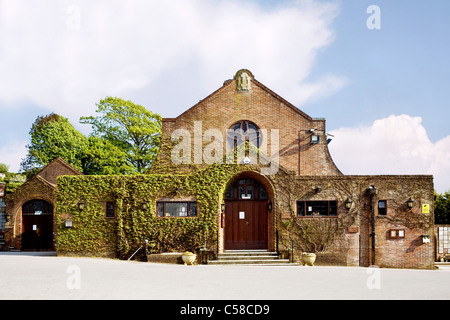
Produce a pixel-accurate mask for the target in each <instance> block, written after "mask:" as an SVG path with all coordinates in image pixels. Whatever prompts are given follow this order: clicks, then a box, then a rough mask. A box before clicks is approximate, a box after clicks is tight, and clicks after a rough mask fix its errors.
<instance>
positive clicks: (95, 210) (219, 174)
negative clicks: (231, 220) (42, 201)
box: [56, 165, 242, 258]
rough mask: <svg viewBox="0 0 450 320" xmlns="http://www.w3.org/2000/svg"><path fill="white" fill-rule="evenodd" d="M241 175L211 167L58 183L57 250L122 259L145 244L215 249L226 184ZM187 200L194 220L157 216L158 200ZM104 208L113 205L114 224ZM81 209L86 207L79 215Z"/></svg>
mask: <svg viewBox="0 0 450 320" xmlns="http://www.w3.org/2000/svg"><path fill="white" fill-rule="evenodd" d="M240 169H242V168H240V166H237V165H211V166H210V167H208V168H207V169H205V170H200V171H198V172H197V173H193V174H178V175H162V174H149V175H133V176H62V177H59V179H58V187H57V192H56V199H57V214H56V216H57V232H58V237H57V249H58V251H59V252H61V253H68V254H69V253H70V254H82V255H107V256H117V257H119V258H125V257H127V256H128V255H130V253H132V251H134V250H136V249H137V248H138V247H139V246H141V245H142V244H144V243H145V241H146V240H147V241H148V243H149V245H150V247H151V248H152V251H154V252H170V251H186V250H189V251H196V250H197V249H199V248H200V247H201V246H202V245H207V246H208V247H210V248H214V247H215V246H217V228H218V221H217V220H218V211H219V208H220V203H221V201H222V194H223V191H224V188H225V184H226V182H227V181H228V180H229V179H230V178H231V177H232V176H233V175H234V174H235V173H236V172H238V170H240ZM186 196H189V197H195V199H196V202H197V205H198V208H199V210H198V212H197V216H196V217H179V218H175V217H157V216H156V201H157V200H158V199H159V198H166V197H170V198H173V199H182V198H183V197H186ZM106 202H114V204H115V217H114V218H107V217H106V215H105V203H106ZM79 203H84V204H85V205H84V207H83V209H80V208H79ZM66 219H71V220H72V221H73V227H72V228H66V227H64V223H63V222H64V221H65V220H66ZM205 234H206V235H207V236H205Z"/></svg>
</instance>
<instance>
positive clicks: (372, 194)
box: [366, 185, 377, 266]
mask: <svg viewBox="0 0 450 320" xmlns="http://www.w3.org/2000/svg"><path fill="white" fill-rule="evenodd" d="M366 193H367V194H368V195H369V197H370V206H371V209H372V214H371V229H372V230H371V233H370V236H371V238H372V265H373V266H374V265H375V202H374V197H375V195H376V194H377V188H376V187H375V186H373V185H372V186H370V187H369V188H367V190H366Z"/></svg>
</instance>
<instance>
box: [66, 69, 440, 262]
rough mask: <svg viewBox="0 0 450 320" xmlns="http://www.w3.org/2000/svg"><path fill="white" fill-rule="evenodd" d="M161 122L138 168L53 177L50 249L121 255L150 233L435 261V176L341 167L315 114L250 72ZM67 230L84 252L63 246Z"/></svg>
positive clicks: (178, 243) (160, 243)
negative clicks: (144, 167)
mask: <svg viewBox="0 0 450 320" xmlns="http://www.w3.org/2000/svg"><path fill="white" fill-rule="evenodd" d="M162 124H163V126H162V137H161V141H162V143H161V147H160V154H159V157H158V159H157V161H156V162H155V163H154V165H153V167H152V169H151V170H150V172H149V173H148V175H144V176H138V177H109V178H107V177H104V178H102V179H103V180H101V179H89V178H87V177H86V176H83V177H77V176H73V177H69V178H64V179H63V180H61V179H60V180H58V181H59V183H58V193H59V195H58V196H59V199H60V200H59V202H58V212H57V215H58V219H59V220H58V221H60V222H61V223H60V224H61V226H60V227H59V228H58V239H60V240H59V242H58V250H59V253H61V254H82V255H86V254H89V255H107V256H114V254H115V252H119V251H120V252H122V253H125V254H127V255H128V256H129V255H130V252H132V251H130V250H132V248H131V247H132V246H133V243H135V246H136V247H135V248H138V247H139V245H140V244H141V243H143V241H144V239H146V240H147V239H150V242H151V243H152V248H154V250H155V251H158V250H159V251H161V252H164V251H171V250H183V249H194V250H196V249H199V248H200V247H201V246H202V245H205V244H206V245H208V246H209V249H211V250H213V251H214V252H215V253H220V252H224V251H227V250H253V249H258V250H267V251H270V252H278V253H283V254H284V253H286V254H292V252H294V258H295V259H298V258H299V255H300V253H301V252H303V251H312V252H315V253H316V254H317V256H318V257H317V264H323V265H348V266H370V265H378V266H381V267H395V268H428V269H430V268H432V267H433V263H434V255H435V253H434V246H435V245H434V243H433V241H431V242H428V240H429V239H433V237H434V231H433V221H434V219H433V197H434V187H433V177H432V176H429V175H395V176H394V175H370V176H349V175H344V174H343V173H342V172H340V171H339V169H338V168H337V167H336V165H335V164H334V162H333V160H332V158H331V155H330V153H329V151H328V141H327V134H326V128H325V120H324V119H321V118H312V117H310V116H309V115H307V114H305V113H304V112H302V111H301V110H299V109H298V108H297V107H295V106H294V105H292V104H291V103H289V102H288V101H286V100H285V99H284V98H282V97H280V96H279V95H277V94H276V93H275V92H273V91H272V90H270V89H269V88H267V87H266V86H264V85H263V84H262V83H260V82H259V81H257V80H256V79H255V77H254V76H253V74H252V73H251V72H250V71H249V70H245V69H243V70H239V71H238V72H237V73H236V74H235V76H234V77H233V79H230V80H227V81H225V82H224V83H223V85H222V86H221V87H220V88H219V89H217V90H216V91H215V92H213V93H212V94H211V95H209V96H208V97H206V98H205V99H203V100H201V101H200V102H199V103H197V104H196V105H194V106H193V107H191V108H190V109H188V110H186V111H185V112H184V113H182V114H181V115H179V116H178V117H176V118H165V119H163V122H162ZM351 152H357V150H352V151H351ZM349 156H351V155H349ZM221 168H222V169H221ZM223 168H226V169H223ZM214 170H216V171H215V172H219V173H217V174H216V175H214V176H213V175H212V173H211V172H213V171H214ZM220 170H222V171H220ZM227 170H228V171H227ZM212 177H214V178H212ZM88 180H89V181H88ZM60 182H63V183H61V185H60ZM107 186H109V187H107ZM118 186H119V187H118ZM156 186H158V187H156ZM89 188H90V189H89ZM112 188H115V189H112ZM82 192H85V194H84V195H82V194H81V193H82ZM87 198H89V202H87V201H86V200H85V199H87ZM74 203H75V204H76V203H79V204H82V206H78V207H77V206H76V205H74ZM81 208H84V209H81ZM89 217H91V220H93V218H94V217H95V219H96V221H98V224H100V225H101V226H102V229H101V230H97V229H95V228H94V226H93V225H92V226H89V227H90V228H92V230H93V231H92V232H95V233H96V237H95V238H94V237H92V239H90V238H89V239H88V238H87V237H86V228H87V227H88V226H87V225H86V224H85V223H82V221H88V220H87V219H88V218H89ZM66 220H70V226H71V227H70V228H64V227H63V223H65V221H66ZM137 221H141V223H137ZM72 223H73V224H72ZM202 226H208V227H204V228H203V227H202ZM83 228H84V229H83ZM82 230H84V231H83V233H82V232H81V231H82ZM94 230H95V231H94ZM177 230H181V231H177ZM202 230H204V231H202ZM77 232H79V234H80V235H83V236H84V237H85V238H84V240H83V243H82V246H83V248H80V246H75V245H74V244H73V242H72V243H71V242H70V239H76V238H77V237H76V234H77ZM203 234H205V236H203ZM99 238H104V240H102V241H99ZM165 244H167V245H165ZM80 245H81V244H80Z"/></svg>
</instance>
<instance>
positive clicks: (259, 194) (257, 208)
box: [224, 175, 269, 250]
mask: <svg viewBox="0 0 450 320" xmlns="http://www.w3.org/2000/svg"><path fill="white" fill-rule="evenodd" d="M224 198H225V230H224V249H225V250H252V249H268V245H269V219H268V218H269V210H268V201H269V195H268V193H267V190H266V187H265V186H264V185H263V184H261V183H260V182H259V181H258V180H257V179H255V178H254V177H252V176H251V175H242V176H239V177H237V178H236V179H235V180H233V182H232V183H231V184H230V185H229V188H228V189H227V191H226V193H225V197H224Z"/></svg>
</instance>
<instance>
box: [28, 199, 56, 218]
mask: <svg viewBox="0 0 450 320" xmlns="http://www.w3.org/2000/svg"><path fill="white" fill-rule="evenodd" d="M46 213H53V206H52V205H51V204H50V203H48V202H47V201H45V200H30V201H28V202H25V203H24V204H23V206H22V214H34V215H40V214H46Z"/></svg>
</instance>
